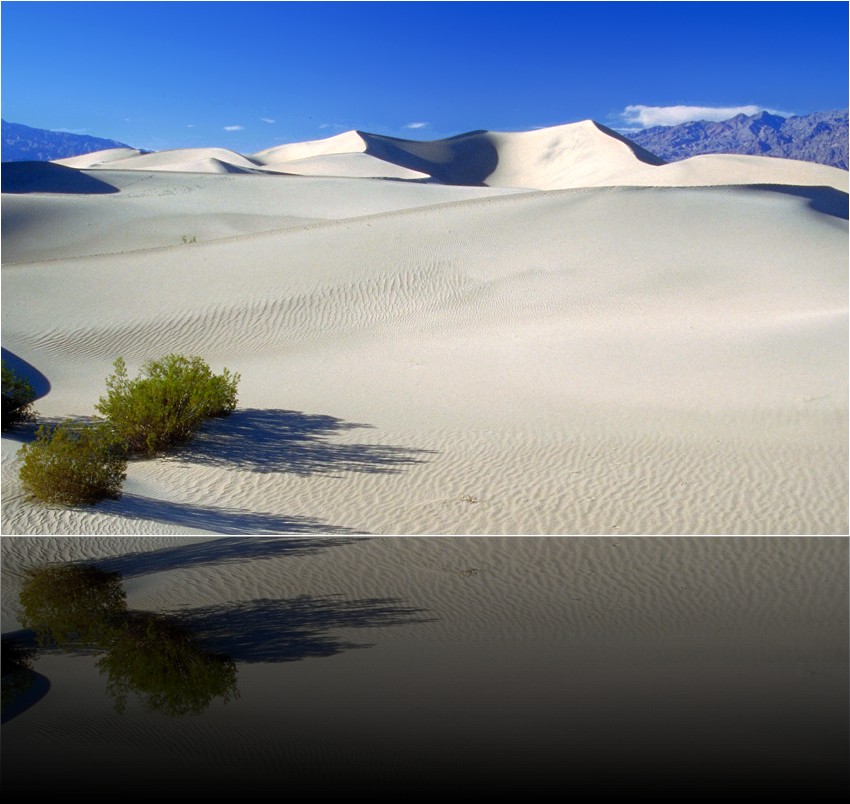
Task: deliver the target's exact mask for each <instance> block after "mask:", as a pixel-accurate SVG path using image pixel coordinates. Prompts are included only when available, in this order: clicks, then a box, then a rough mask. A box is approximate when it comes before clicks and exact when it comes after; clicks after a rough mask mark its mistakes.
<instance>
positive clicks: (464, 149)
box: [357, 131, 499, 187]
mask: <svg viewBox="0 0 850 804" xmlns="http://www.w3.org/2000/svg"><path fill="white" fill-rule="evenodd" d="M357 133H358V134H359V135H360V136H361V137H362V138H363V141H364V142H365V143H366V153H367V154H369V155H370V156H374V157H377V158H378V159H383V160H384V161H385V162H391V163H392V164H394V165H400V166H401V167H405V168H408V169H410V170H418V171H419V172H421V173H427V174H428V175H429V176H433V178H434V179H436V180H437V181H439V182H441V183H443V184H459V185H468V186H474V187H476V186H482V185H484V183H485V182H486V180H487V178H488V177H489V176H491V175H493V171H495V170H496V165H498V164H499V153H498V151H497V150H496V147H495V146H494V145H493V143H492V142H491V140H490V138H489V135H488V132H486V131H470V132H468V133H466V134H460V135H458V136H457V137H449V138H448V139H444V140H432V141H429V142H417V141H415V140H402V139H396V138H394V137H384V136H381V135H379V134H368V133H365V132H362V131H358V132H357Z"/></svg>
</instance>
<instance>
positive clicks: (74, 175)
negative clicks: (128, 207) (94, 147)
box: [0, 162, 119, 195]
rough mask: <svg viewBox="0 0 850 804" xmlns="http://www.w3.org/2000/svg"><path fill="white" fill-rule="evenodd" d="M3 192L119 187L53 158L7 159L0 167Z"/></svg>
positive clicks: (66, 191) (85, 192) (105, 190)
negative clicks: (21, 160) (52, 160)
mask: <svg viewBox="0 0 850 804" xmlns="http://www.w3.org/2000/svg"><path fill="white" fill-rule="evenodd" d="M0 187H2V191H3V192H4V193H63V194H70V195H104V194H106V193H117V192H119V190H118V188H117V187H115V186H114V185H112V184H109V183H107V182H105V181H102V180H101V179H96V178H94V176H89V175H87V174H85V173H83V172H81V171H79V170H76V169H74V168H70V167H65V165H54V164H53V163H52V162H4V163H3V168H2V171H0Z"/></svg>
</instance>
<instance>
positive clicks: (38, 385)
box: [0, 348, 50, 399]
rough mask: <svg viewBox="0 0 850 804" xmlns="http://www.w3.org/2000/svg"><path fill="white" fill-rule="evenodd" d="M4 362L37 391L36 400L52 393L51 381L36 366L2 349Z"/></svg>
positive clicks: (0, 349)
mask: <svg viewBox="0 0 850 804" xmlns="http://www.w3.org/2000/svg"><path fill="white" fill-rule="evenodd" d="M0 352H1V353H2V357H3V362H4V363H5V364H6V365H7V366H8V367H9V368H10V369H12V371H14V372H15V374H17V375H18V376H19V377H22V378H23V379H25V380H26V381H27V382H28V383H29V384H30V385H31V386H32V389H33V391H35V398H36V399H41V397H43V396H47V394H49V393H50V380H48V379H47V377H45V376H44V375H43V374H42V373H41V372H40V371H39V370H38V369H37V368H36V367H35V366H33V365H32V364H31V363H27V361H26V360H24V359H23V358H22V357H18V356H17V355H16V354H14V352H10V351H9V350H8V349H4V348H0Z"/></svg>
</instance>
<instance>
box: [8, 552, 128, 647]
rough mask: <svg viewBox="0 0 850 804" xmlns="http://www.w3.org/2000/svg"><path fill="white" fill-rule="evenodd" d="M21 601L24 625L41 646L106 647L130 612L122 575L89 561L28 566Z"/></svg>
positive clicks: (21, 615) (21, 614) (21, 616)
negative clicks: (86, 562)
mask: <svg viewBox="0 0 850 804" xmlns="http://www.w3.org/2000/svg"><path fill="white" fill-rule="evenodd" d="M19 600H20V602H21V606H22V607H23V610H22V611H21V613H20V619H21V623H22V624H23V625H24V626H25V627H26V628H31V629H32V630H33V631H35V633H36V636H37V637H38V641H39V642H40V643H41V644H42V645H58V646H60V647H75V646H83V647H101V648H106V647H108V645H109V644H110V643H112V642H113V641H114V640H115V638H116V636H117V632H118V629H120V628H121V627H122V625H123V621H124V618H125V616H126V612H127V604H126V595H125V594H124V588H123V586H122V585H121V575H120V573H117V572H105V571H104V570H100V569H98V568H97V567H93V566H90V565H86V564H63V565H58V566H53V565H48V566H43V567H34V568H32V569H28V570H26V572H25V573H24V582H23V584H22V586H21V592H20V595H19Z"/></svg>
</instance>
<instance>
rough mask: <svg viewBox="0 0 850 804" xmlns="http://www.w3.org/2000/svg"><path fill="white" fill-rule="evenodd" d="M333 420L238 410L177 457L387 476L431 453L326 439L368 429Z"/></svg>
mask: <svg viewBox="0 0 850 804" xmlns="http://www.w3.org/2000/svg"><path fill="white" fill-rule="evenodd" d="M369 427H371V425H368V424H355V423H353V422H346V421H343V420H342V419H338V418H336V417H335V416H326V415H322V414H310V413H301V412H300V411H294V410H274V409H272V410H264V409H255V408H247V409H239V410H236V411H234V412H233V413H232V414H231V415H230V416H227V417H225V418H221V419H211V420H210V421H208V422H207V423H205V424H204V426H203V428H202V430H201V431H200V432H199V433H198V435H197V436H196V437H195V438H194V439H193V440H192V441H191V442H190V443H189V444H187V445H186V447H185V448H184V449H182V450H181V451H180V452H178V453H177V455H176V457H178V458H179V459H180V460H184V461H187V462H189V463H198V464H203V465H211V466H222V467H234V468H238V469H246V470H248V471H251V472H292V473H294V474H298V475H313V474H332V473H337V472H372V473H381V474H391V473H395V472H400V471H401V470H402V468H403V467H405V466H409V465H411V464H417V463H424V461H425V460H426V456H428V455H434V454H435V452H434V451H433V450H424V449H412V448H409V447H397V446H388V445H385V444H344V443H335V442H334V441H332V440H330V437H331V436H333V435H334V434H336V433H341V432H344V431H346V430H353V429H356V428H369Z"/></svg>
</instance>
